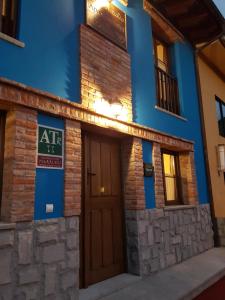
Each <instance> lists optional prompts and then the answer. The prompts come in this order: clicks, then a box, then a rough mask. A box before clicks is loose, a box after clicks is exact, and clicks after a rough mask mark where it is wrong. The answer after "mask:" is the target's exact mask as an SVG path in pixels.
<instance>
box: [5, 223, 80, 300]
mask: <svg viewBox="0 0 225 300" xmlns="http://www.w3.org/2000/svg"><path fill="white" fill-rule="evenodd" d="M78 282H79V218H78V217H68V218H59V219H49V220H46V221H38V222H23V223H17V224H9V225H7V224H0V299H1V300H13V299H17V300H37V299H42V300H44V299H46V300H47V299H48V300H62V299H68V300H69V299H71V300H72V299H73V300H76V299H78Z"/></svg>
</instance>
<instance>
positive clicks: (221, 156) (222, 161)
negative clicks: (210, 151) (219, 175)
mask: <svg viewBox="0 0 225 300" xmlns="http://www.w3.org/2000/svg"><path fill="white" fill-rule="evenodd" d="M217 153H218V170H219V172H225V145H222V144H220V145H218V146H217Z"/></svg>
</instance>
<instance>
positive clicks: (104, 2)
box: [93, 0, 112, 10]
mask: <svg viewBox="0 0 225 300" xmlns="http://www.w3.org/2000/svg"><path fill="white" fill-rule="evenodd" d="M111 2H112V0H96V1H95V2H94V4H93V5H94V7H95V8H96V9H97V10H99V9H101V8H102V7H108V6H109V4H110V3H111Z"/></svg>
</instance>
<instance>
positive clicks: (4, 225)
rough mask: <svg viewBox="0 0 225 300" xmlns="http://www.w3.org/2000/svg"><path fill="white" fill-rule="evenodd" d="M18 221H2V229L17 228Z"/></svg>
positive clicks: (0, 224)
mask: <svg viewBox="0 0 225 300" xmlns="http://www.w3.org/2000/svg"><path fill="white" fill-rule="evenodd" d="M15 228H16V223H4V222H0V230H8V229H15Z"/></svg>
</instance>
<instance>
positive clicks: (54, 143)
mask: <svg viewBox="0 0 225 300" xmlns="http://www.w3.org/2000/svg"><path fill="white" fill-rule="evenodd" d="M63 142H64V141H63V130H60V129H56V128H50V127H44V126H39V130H38V154H42V155H49V156H63Z"/></svg>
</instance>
